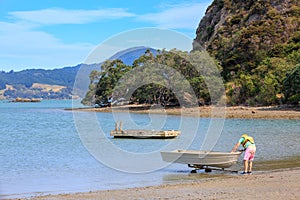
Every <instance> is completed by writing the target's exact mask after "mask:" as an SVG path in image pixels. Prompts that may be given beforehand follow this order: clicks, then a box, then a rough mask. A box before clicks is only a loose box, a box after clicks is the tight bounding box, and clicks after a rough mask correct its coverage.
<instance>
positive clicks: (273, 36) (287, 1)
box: [194, 0, 300, 80]
mask: <svg viewBox="0 0 300 200" xmlns="http://www.w3.org/2000/svg"><path fill="white" fill-rule="evenodd" d="M299 16H300V1H299V0H215V1H213V3H212V4H211V5H210V6H209V7H208V9H207V11H206V14H205V16H204V17H203V18H202V20H201V22H200V24H199V26H198V28H197V31H196V35H197V36H196V38H195V40H194V49H197V48H198V44H200V45H201V46H202V47H204V48H205V49H206V50H207V51H208V52H210V53H211V54H212V55H213V56H214V57H215V58H216V59H217V60H219V61H220V63H221V65H222V66H223V72H222V73H223V77H224V78H225V80H232V79H233V78H236V77H237V76H238V74H239V73H240V72H241V71H242V72H243V73H253V70H255V69H256V68H257V67H258V65H260V64H261V62H262V61H263V60H264V59H265V58H266V57H285V56H288V54H290V53H291V52H292V51H298V52H299V40H300V29H299V27H300V18H299ZM287 51H288V52H287Z"/></svg>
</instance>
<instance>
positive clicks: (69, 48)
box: [0, 8, 134, 71]
mask: <svg viewBox="0 0 300 200" xmlns="http://www.w3.org/2000/svg"><path fill="white" fill-rule="evenodd" d="M132 16H134V14H132V13H129V12H127V11H126V10H125V9H122V8H109V9H99V10H66V9H59V8H52V9H43V10H34V11H16V12H10V13H8V18H9V19H10V22H1V21H0V44H1V48H0V60H1V63H0V70H3V69H4V70H6V71H7V69H8V68H9V70H10V69H12V68H13V69H14V70H20V69H25V68H32V67H35V68H37V67H38V68H40V67H42V68H54V67H62V66H65V65H76V64H79V63H81V62H83V61H84V60H85V58H86V56H87V55H88V54H89V53H90V51H91V50H92V49H93V48H95V44H89V43H84V42H83V43H82V42H75V43H72V44H67V43H65V42H64V41H63V40H62V39H59V38H56V37H55V36H54V35H52V34H49V33H47V32H45V31H43V29H42V28H43V26H45V25H59V24H79V25H80V24H87V23H92V22H99V21H101V20H111V19H120V18H124V17H132Z"/></svg>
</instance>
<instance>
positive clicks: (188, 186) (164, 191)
mask: <svg viewBox="0 0 300 200" xmlns="http://www.w3.org/2000/svg"><path fill="white" fill-rule="evenodd" d="M212 177H213V176H212ZM299 188H300V168H294V169H285V170H279V171H278V170H276V171H268V172H257V173H256V174H255V173H254V174H252V175H225V176H223V177H221V178H220V177H217V178H207V179H199V180H196V181H193V182H189V183H176V184H164V185H159V186H150V187H141V188H130V189H122V190H104V191H92V192H86V193H75V194H61V195H49V196H40V197H34V198H30V199H38V200H42V199H44V200H45V199H47V200H54V199H55V200H56V199H63V200H66V199H70V200H71V199H72V200H75V199H101V200H106V199H107V200H111V199H114V200H118V199H120V200H127V199H128V200H129V199H130V200H131V199H149V200H150V199H151V200H155V199H181V200H187V199H223V200H227V199H228V200H232V199H272V200H274V199H295V200H296V199H299V198H300V190H299Z"/></svg>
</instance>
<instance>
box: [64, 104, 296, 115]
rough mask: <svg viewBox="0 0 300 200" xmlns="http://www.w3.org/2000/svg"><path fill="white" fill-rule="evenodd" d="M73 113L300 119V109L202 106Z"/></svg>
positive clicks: (89, 109) (121, 107)
mask: <svg viewBox="0 0 300 200" xmlns="http://www.w3.org/2000/svg"><path fill="white" fill-rule="evenodd" d="M66 110H73V111H89V112H128V111H129V112H131V113H140V114H169V115H183V116H191V117H202V118H241V119H300V108H299V107H278V106H268V107H247V106H227V107H212V106H200V107H195V108H174V107H170V108H163V107H161V106H155V105H152V106H151V105H144V104H143V105H127V106H113V107H105V108H73V109H66Z"/></svg>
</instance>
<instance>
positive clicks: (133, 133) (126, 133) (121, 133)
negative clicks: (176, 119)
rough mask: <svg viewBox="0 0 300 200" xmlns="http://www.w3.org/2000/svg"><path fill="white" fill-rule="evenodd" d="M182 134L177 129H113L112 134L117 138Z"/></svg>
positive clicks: (161, 136)
mask: <svg viewBox="0 0 300 200" xmlns="http://www.w3.org/2000/svg"><path fill="white" fill-rule="evenodd" d="M179 134H180V131H177V130H117V131H116V130H113V131H111V132H110V135H111V136H113V137H115V138H137V139H138V138H141V139H145V138H160V139H167V138H175V137H177V136H178V135H179Z"/></svg>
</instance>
